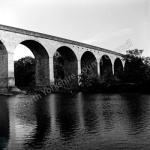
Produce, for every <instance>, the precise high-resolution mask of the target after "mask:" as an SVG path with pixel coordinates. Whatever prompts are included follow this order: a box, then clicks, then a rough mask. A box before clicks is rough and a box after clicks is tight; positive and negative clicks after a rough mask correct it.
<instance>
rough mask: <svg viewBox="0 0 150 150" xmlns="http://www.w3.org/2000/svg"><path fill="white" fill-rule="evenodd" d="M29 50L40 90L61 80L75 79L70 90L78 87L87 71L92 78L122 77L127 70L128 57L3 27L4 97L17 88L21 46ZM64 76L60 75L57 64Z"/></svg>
mask: <svg viewBox="0 0 150 150" xmlns="http://www.w3.org/2000/svg"><path fill="white" fill-rule="evenodd" d="M19 44H23V45H25V46H26V47H28V48H29V49H30V50H31V51H32V53H33V54H34V56H35V60H36V86H37V87H44V86H50V85H51V84H52V83H54V82H57V80H58V79H62V80H63V79H65V78H67V77H68V76H71V75H74V79H73V80H70V81H69V83H68V86H69V87H70V88H72V87H74V86H76V85H78V75H80V74H81V73H82V72H84V71H85V68H86V70H87V72H86V73H87V74H88V75H91V76H103V75H104V74H105V72H107V71H109V73H111V74H114V75H116V76H118V75H119V73H118V72H121V71H122V70H123V68H124V64H125V62H124V59H123V58H124V55H123V54H120V53H117V52H114V51H110V50H107V49H103V48H100V47H96V46H92V45H88V44H84V43H80V42H76V41H72V40H68V39H63V38H59V37H55V36H51V35H47V34H42V33H38V32H33V31H28V30H24V29H19V28H14V27H9V26H5V25H0V70H1V71H0V93H4V92H7V91H8V89H9V88H13V87H15V78H14V60H13V55H14V50H15V48H16V47H17V45H19ZM58 63H59V64H61V66H62V68H63V69H62V70H59V71H60V72H61V74H56V71H55V70H57V69H58V68H57V64H58Z"/></svg>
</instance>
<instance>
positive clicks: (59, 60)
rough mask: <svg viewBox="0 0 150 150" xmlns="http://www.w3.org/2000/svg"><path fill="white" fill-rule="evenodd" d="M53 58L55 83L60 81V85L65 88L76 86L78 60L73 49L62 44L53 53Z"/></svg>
mask: <svg viewBox="0 0 150 150" xmlns="http://www.w3.org/2000/svg"><path fill="white" fill-rule="evenodd" d="M53 60H54V79H55V83H57V82H58V81H60V82H61V85H62V86H63V87H64V88H67V89H68V88H69V89H74V88H75V87H77V86H78V61H77V57H76V55H75V53H74V52H73V50H72V49H70V48H69V47H66V46H62V47H60V48H58V49H57V50H56V52H55V53H54V56H53ZM62 86H61V87H62Z"/></svg>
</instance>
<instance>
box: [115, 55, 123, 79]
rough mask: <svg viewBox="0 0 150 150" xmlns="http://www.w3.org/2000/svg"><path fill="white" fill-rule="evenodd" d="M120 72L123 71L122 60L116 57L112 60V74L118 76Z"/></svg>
mask: <svg viewBox="0 0 150 150" xmlns="http://www.w3.org/2000/svg"><path fill="white" fill-rule="evenodd" d="M122 73H123V64H122V61H121V59H120V58H116V59H115V62H114V75H115V76H116V77H118V78H120V77H121V74H122Z"/></svg>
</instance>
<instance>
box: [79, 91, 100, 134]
mask: <svg viewBox="0 0 150 150" xmlns="http://www.w3.org/2000/svg"><path fill="white" fill-rule="evenodd" d="M81 99H82V103H83V108H82V109H83V118H84V125H85V128H86V130H87V131H88V132H89V133H92V132H94V131H96V129H97V123H98V122H97V121H98V116H97V113H96V104H95V102H96V98H95V96H93V95H90V94H89V95H88V94H82V97H81Z"/></svg>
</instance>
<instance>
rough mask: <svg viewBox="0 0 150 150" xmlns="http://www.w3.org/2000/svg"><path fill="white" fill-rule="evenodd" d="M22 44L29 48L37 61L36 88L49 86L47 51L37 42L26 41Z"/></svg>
mask: <svg viewBox="0 0 150 150" xmlns="http://www.w3.org/2000/svg"><path fill="white" fill-rule="evenodd" d="M20 44H22V45H24V46H26V47H28V48H29V49H30V50H31V51H32V53H33V55H34V56H35V61H36V69H35V74H36V81H35V83H36V86H43V85H44V86H46V85H49V83H50V82H49V55H48V53H47V51H46V49H45V48H44V47H43V46H42V45H41V44H40V43H39V42H37V41H33V40H26V41H23V42H21V43H20Z"/></svg>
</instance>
